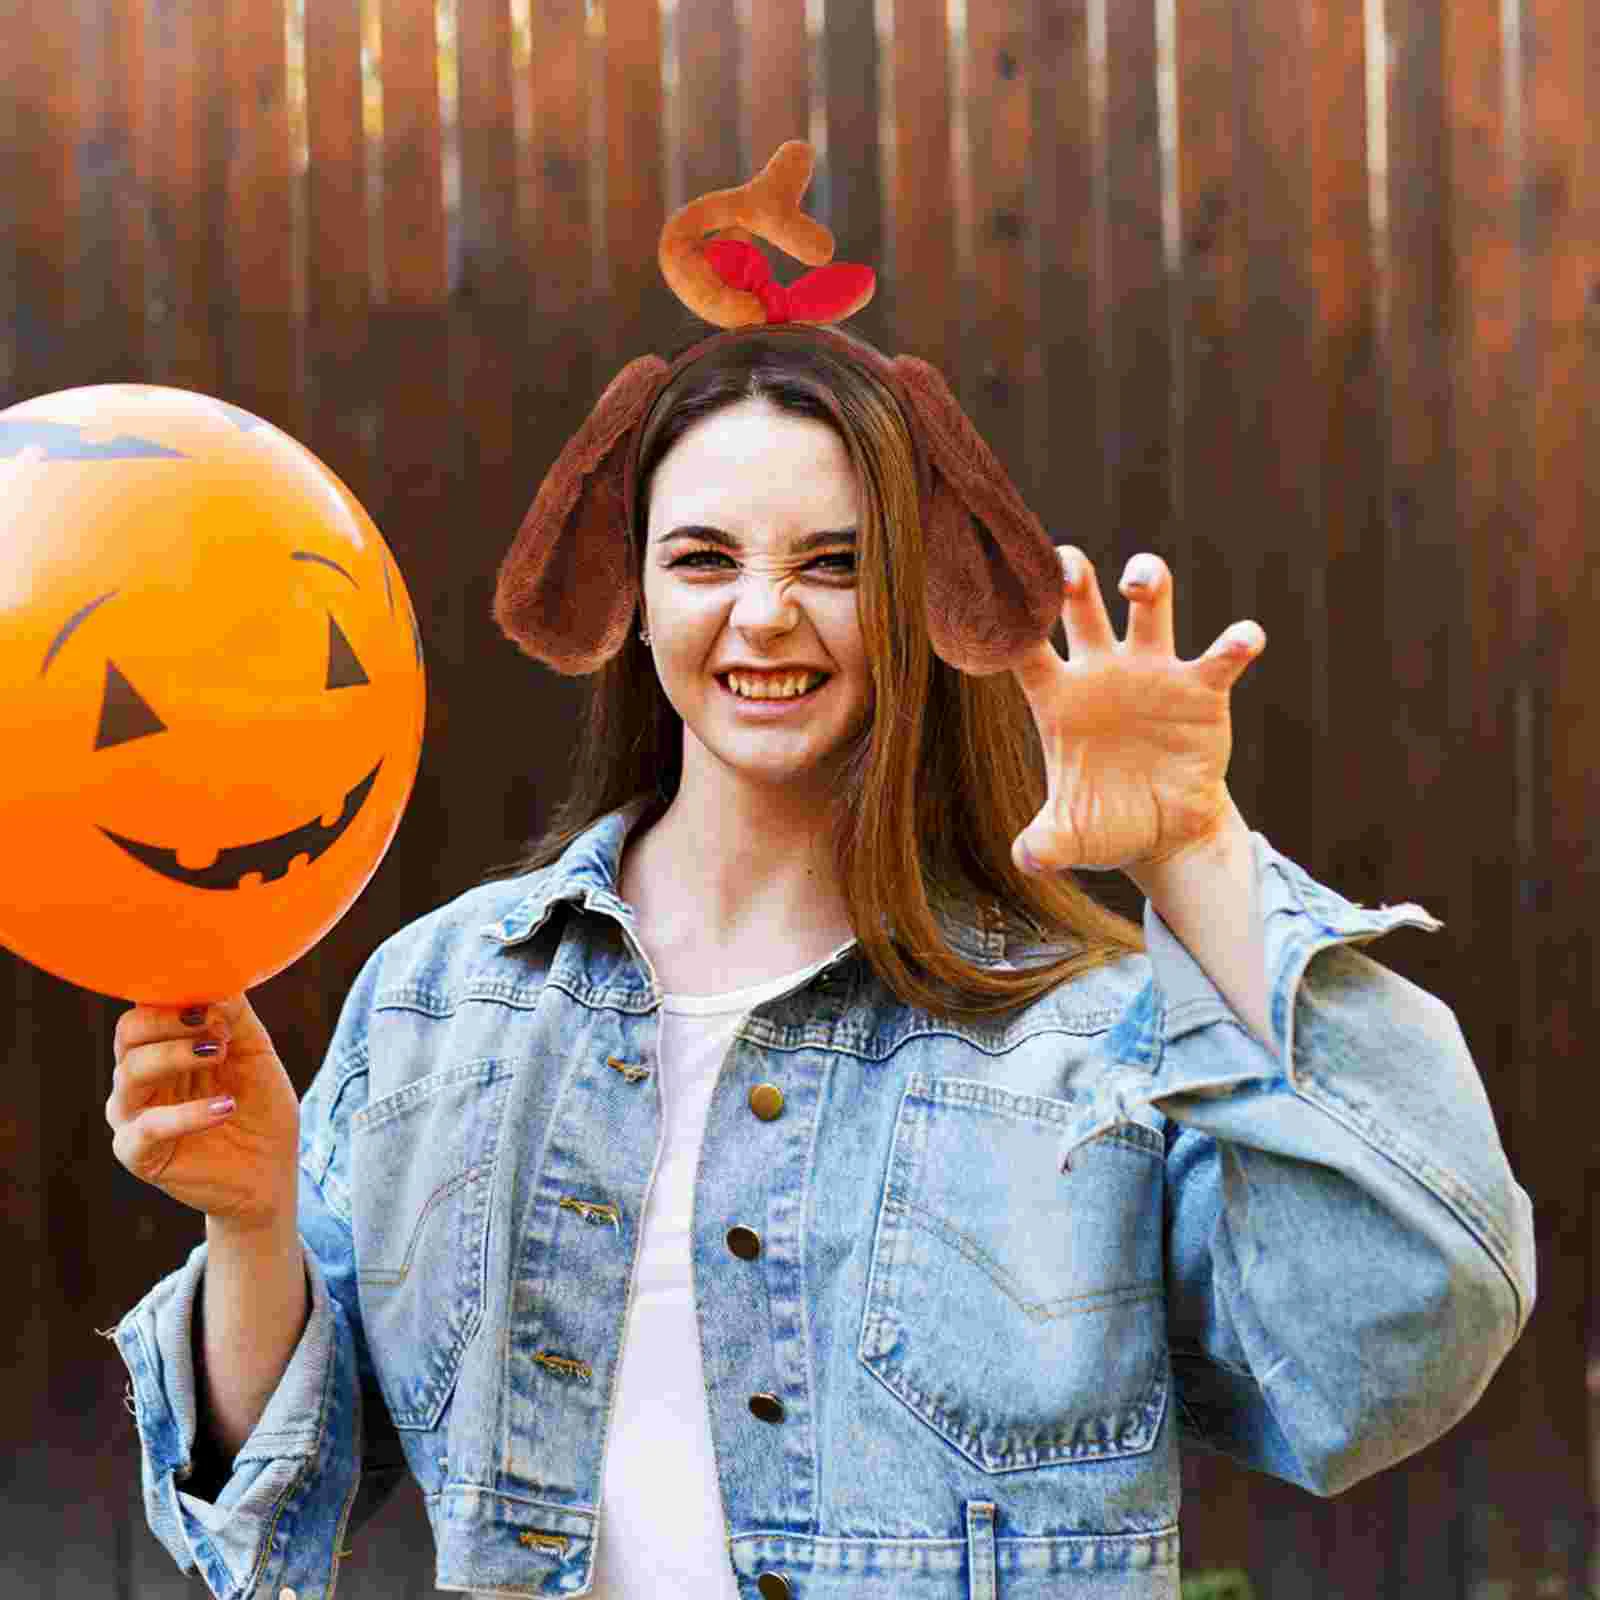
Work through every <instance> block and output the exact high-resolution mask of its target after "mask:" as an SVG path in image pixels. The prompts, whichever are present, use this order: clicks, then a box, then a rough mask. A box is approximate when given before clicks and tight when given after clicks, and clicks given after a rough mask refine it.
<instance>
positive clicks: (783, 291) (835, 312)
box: [701, 239, 875, 322]
mask: <svg viewBox="0 0 1600 1600" xmlns="http://www.w3.org/2000/svg"><path fill="white" fill-rule="evenodd" d="M701 248H702V249H703V250H704V252H705V257H706V260H707V261H709V262H710V263H711V265H712V267H713V268H714V269H715V271H716V274H717V276H718V277H719V278H721V279H722V281H723V282H724V283H725V284H727V285H728V286H729V287H730V288H733V289H743V290H744V291H745V292H746V293H748V294H753V295H755V296H756V297H757V298H758V299H759V300H760V301H761V305H762V309H763V310H764V311H765V312H766V314H767V321H768V322H832V321H833V320H834V319H835V318H836V317H838V316H841V315H842V314H844V313H845V311H846V310H847V309H848V308H849V307H851V306H853V305H855V304H856V302H857V301H859V300H860V298H861V296H862V294H863V292H864V291H866V290H868V289H870V288H871V287H872V285H873V283H874V282H875V276H874V274H873V271H872V268H871V267H858V266H852V265H851V264H850V263H849V262H848V261H835V262H833V263H831V264H830V265H828V266H826V267H813V268H812V269H811V271H810V272H807V273H805V274H803V275H802V276H801V277H798V278H796V279H795V281H794V282H793V283H790V284H783V283H779V282H778V280H777V279H776V278H774V277H773V276H772V268H771V267H770V266H769V265H768V264H767V258H766V257H765V256H764V255H762V253H761V252H760V251H759V250H758V249H756V247H755V246H754V245H753V244H746V243H745V241H744V240H743V239H712V240H711V241H710V242H709V243H707V244H705V245H703V246H702V247H701Z"/></svg>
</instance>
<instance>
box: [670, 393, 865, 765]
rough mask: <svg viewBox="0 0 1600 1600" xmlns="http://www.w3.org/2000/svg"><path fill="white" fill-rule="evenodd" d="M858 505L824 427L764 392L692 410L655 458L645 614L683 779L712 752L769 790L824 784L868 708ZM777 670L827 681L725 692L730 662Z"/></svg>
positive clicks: (839, 451) (844, 456)
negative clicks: (808, 686) (753, 696)
mask: <svg viewBox="0 0 1600 1600" xmlns="http://www.w3.org/2000/svg"><path fill="white" fill-rule="evenodd" d="M860 505H861V501H860V499H859V489H858V485H857V482H856V475H855V471H854V468H853V467H852V466H851V463H850V457H849V454H848V453H847V451H846V450H845V446H844V443H843V441H842V440H841V439H840V438H839V437H838V435H837V434H835V433H834V431H833V429H832V428H831V427H829V426H828V425H827V424H826V423H823V422H819V421H816V420H815V419H813V418H810V417H797V416H793V415H790V414H789V413H786V412H783V411H779V410H778V409H777V408H776V407H774V406H772V405H771V404H769V403H768V402H766V401H761V400H744V401H740V402H738V403H736V404H734V405H731V406H725V407H723V408H722V409H721V410H720V411H716V412H713V413H712V414H711V415H710V416H708V417H705V418H703V419H702V420H701V421H699V422H697V423H696V424H695V425H694V426H693V427H692V428H690V429H689V431H688V432H687V433H685V434H684V435H683V437H682V438H680V439H679V440H678V442H677V443H676V444H675V445H674V446H673V447H672V449H671V450H669V451H668V452H667V454H666V455H665V456H664V457H663V458H662V460H661V461H660V463H659V464H658V465H657V467H656V471H655V475H654V477H653V479H652V481H651V488H650V511H649V523H648V529H647V540H646V547H645V555H644V613H645V615H644V620H645V623H646V625H647V626H648V628H649V631H650V634H651V640H650V647H651V650H652V652H653V654H654V656H655V663H656V671H657V673H658V674H659V675H660V678H661V685H662V688H663V689H664V690H665V692H666V696H667V699H668V700H669V701H671V703H672V706H673V709H674V710H675V711H676V712H677V713H678V715H679V716H680V717H682V718H683V727H684V749H683V764H684V780H685V782H688V781H690V780H691V774H692V772H693V771H694V770H696V769H698V768H699V767H700V766H701V765H702V764H705V763H707V762H709V763H711V764H720V766H721V767H722V768H723V769H724V772H726V773H729V774H735V775H738V776H740V777H743V778H747V779H752V780H755V781H757V782H759V783H764V784H771V783H777V784H783V785H792V784H794V783H795V782H797V781H799V782H801V783H802V784H803V783H804V782H805V781H806V780H807V779H810V780H812V781H814V782H826V781H827V779H828V777H829V775H830V766H829V763H828V760H827V758H828V757H829V756H830V755H832V754H833V753H834V752H836V751H838V750H840V749H841V747H843V746H844V745H845V744H847V743H848V741H849V740H850V738H851V737H852V736H853V735H854V734H855V733H856V732H857V731H858V730H859V729H860V727H861V726H862V725H863V724H864V722H865V721H866V719H867V717H868V716H869V715H870V713H871V705H872V684H871V679H870V676H869V673H868V669H867V662H866V658H865V654H864V650H863V644H862V637H861V627H860V623H859V620H858V618H857V615H856V574H855V547H854V539H855V535H856V531H857V529H858V527H859V523H858V520H857V519H858V516H859V514H860ZM682 529H693V530H695V531H694V532H693V533H687V532H680V531H679V530H682ZM707 530H712V531H707ZM822 535H827V537H826V538H823V537H821V536H822ZM779 666H781V667H793V668H805V669H815V670H817V671H820V672H823V673H826V674H827V678H826V681H825V682H824V683H823V684H822V686H821V687H820V688H819V689H816V690H814V691H813V692H811V693H809V694H806V695H804V696H803V697H802V698H800V699H799V700H797V701H793V702H789V701H784V702H775V701H768V700H749V699H741V698H739V697H738V696H736V695H735V694H734V693H733V692H732V689H731V687H730V686H728V683H727V673H728V670H729V669H730V668H734V667H753V668H761V667H779ZM719 680H720V681H719Z"/></svg>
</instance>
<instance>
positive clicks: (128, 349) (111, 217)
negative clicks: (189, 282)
mask: <svg viewBox="0 0 1600 1600" xmlns="http://www.w3.org/2000/svg"><path fill="white" fill-rule="evenodd" d="M76 45H77V63H76V71H75V74H74V76H75V78H76V80H77V83H78V85H79V93H80V94H81V96H82V97H83V118H84V127H83V137H82V141H81V144H80V148H79V160H78V206H77V230H76V231H77V239H78V244H77V250H76V264H75V267H74V270H73V272H72V275H71V278H70V281H69V285H68V289H69V293H70V295H71V298H72V309H71V319H72V323H73V326H74V327H76V328H78V329H80V330H81V331H82V336H83V341H84V355H85V370H84V381H85V382H88V383H126V382H129V381H132V380H135V379H137V378H138V376H139V375H140V374H141V373H142V371H143V369H144V320H145V279H144V258H145V249H144V211H145V194H144V184H145V182H146V180H147V177H148V149H149V146H148V142H147V141H146V140H145V139H144V138H143V127H142V123H143V116H144V49H143V45H144V6H143V5H142V4H141V3H139V0H102V3H97V4H95V5H94V6H93V7H92V8H89V9H81V10H80V12H79V26H78V32H77V39H76ZM141 156H144V157H145V159H141Z"/></svg>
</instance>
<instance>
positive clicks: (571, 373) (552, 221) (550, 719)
mask: <svg viewBox="0 0 1600 1600" xmlns="http://www.w3.org/2000/svg"><path fill="white" fill-rule="evenodd" d="M602 24H603V17H602V16H601V15H600V14H599V13H597V14H596V19H595V24H594V26H593V27H592V28H591V26H590V24H589V23H588V22H587V20H586V18H585V14H584V4H583V0H531V3H530V8H529V13H528V43H527V56H526V60H525V62H523V64H522V65H521V67H520V69H519V70H520V71H521V74H522V79H523V84H524V89H525V93H526V96H527V99H528V136H527V145H526V149H525V150H524V151H523V153H522V160H521V162H520V164H519V188H520V203H519V206H518V210H517V227H518V237H519V241H520V243H519V252H520V260H521V273H522V278H523V281H524V283H525V284H526V285H527V296H526V298H527V309H526V312H525V319H526V320H525V323H524V333H523V343H524V347H525V349H526V352H527V353H526V356H525V359H524V360H523V362H522V363H521V367H520V370H519V372H518V375H517V387H516V392H515V395H514V400H513V403H514V415H515V438H516V455H517V461H518V464H519V469H520V470H519V474H518V486H517V489H516V493H515V496H514V501H513V513H514V515H513V520H512V521H511V522H510V524H509V525H508V526H506V527H505V528H503V529H501V530H500V546H501V549H500V550H499V551H497V553H496V556H495V559H494V564H493V568H492V569H491V572H492V571H495V570H497V569H498V567H499V562H500V557H501V554H503V550H504V547H505V546H507V545H509V544H510V542H511V539H512V536H513V535H514V534H515V532H516V526H517V523H518V522H520V520H521V518H522V515H523V513H524V512H525V511H526V510H527V508H528V506H529V505H530V504H531V503H532V501H533V498H534V496H535V494H536V493H537V492H538V488H539V484H540V482H541V481H542V479H543V477H544V475H545V473H546V472H548V471H549V469H550V467H551V465H552V464H553V463H554V461H555V459H556V457H557V456H558V455H559V454H560V452H561V449H562V446H563V445H564V444H565V443H566V441H567V440H568V439H569V438H570V437H571V436H572V434H573V433H574V432H575V431H576V430H577V428H578V427H579V426H580V425H581V424H582V422H583V419H584V418H585V417H586V416H587V415H588V414H589V412H590V411H591V410H592V409H593V407H594V404H595V402H596V401H597V400H598V399H599V397H600V390H601V388H602V387H603V382H602V380H601V377H600V372H599V362H598V361H597V357H596V347H597V345H599V344H602V343H603V344H604V345H605V346H606V349H607V353H608V354H609V350H610V345H611V341H610V336H609V334H607V333H606V332H605V315H603V314H602V308H603V307H608V305H609V302H608V299H607V297H606V296H604V295H603V294H602V293H601V291H600V288H599V285H598V283H597V281H596V271H597V262H598V260H599V257H600V238H599V224H600V217H599V215H598V213H597V211H596V209H595V206H594V203H593V201H592V198H591V197H592V195H593V193H594V191H595V189H596V188H597V180H598V179H599V178H600V176H601V173H600V168H601V167H602V166H603V164H604V160H605V154H604V151H603V150H602V149H601V147H600V144H599V141H598V139H597V138H596V137H595V136H594V133H593V131H592V130H593V129H594V128H596V127H597V126H598V125H599V124H598V117H599V115H600V114H601V113H602V111H603V79H602V73H603V69H604V55H603V36H602V33H601V26H602ZM607 376H608V377H609V373H608V374H607ZM485 626H486V627H487V628H488V629H489V635H488V636H489V637H490V639H491V640H492V644H491V646H490V648H489V651H488V652H486V653H485V655H484V656H483V657H482V658H481V659H484V660H490V659H492V660H493V661H494V662H495V670H496V671H497V672H501V673H504V674H505V675H506V677H505V682H506V684H507V693H508V694H510V695H512V696H514V697H515V699H516V701H517V703H518V704H519V705H521V706H523V707H524V708H525V719H524V720H525V724H526V725H527V726H529V727H538V728H540V729H541V730H548V732H549V734H550V736H551V744H550V751H551V758H552V760H553V761H554V762H556V763H558V764H559V763H560V762H561V761H563V760H566V759H568V756H569V753H570V750H571V739H572V731H571V730H573V729H574V728H575V727H576V717H577V713H578V709H579V707H580V705H581V701H582V695H583V686H582V682H581V680H578V679H569V678H564V677H562V676H560V675H559V674H557V673H554V672H551V671H549V670H548V669H545V668H543V667H540V666H538V665H537V664H536V663H534V662H532V661H530V660H528V658H527V657H526V656H523V655H522V654H521V653H520V652H518V651H517V650H516V649H515V647H514V646H512V645H511V644H510V642H509V641H507V640H505V639H504V638H502V637H501V636H500V634H499V632H498V630H497V629H495V628H494V627H493V624H492V623H486V624H485ZM563 741H566V742H565V743H563ZM558 752H559V753H558ZM546 770H547V769H545V767H544V764H543V763H542V762H536V761H533V760H531V759H526V758H519V759H516V760H514V761H513V762H512V765H511V770H510V771H509V772H508V773H506V774H505V777H504V780H503V782H502V783H501V785H500V786H499V806H500V827H499V832H498V835H497V837H498V838H499V839H500V840H501V841H503V843H502V845H501V846H500V847H499V848H500V854H501V857H502V859H503V860H509V859H510V858H511V856H512V855H513V854H515V848H513V847H511V841H515V847H516V848H520V846H521V845H522V843H523V842H524V841H525V840H527V839H528V838H530V837H532V836H533V835H534V834H535V833H536V832H537V831H538V830H539V829H540V828H541V827H542V826H543V824H544V820H545V816H546V813H547V812H548V810H549V808H550V805H551V804H552V802H553V799H554V798H556V797H555V796H553V795H552V793H551V786H550V785H549V784H548V782H547V781H546V779H545V772H546Z"/></svg>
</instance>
